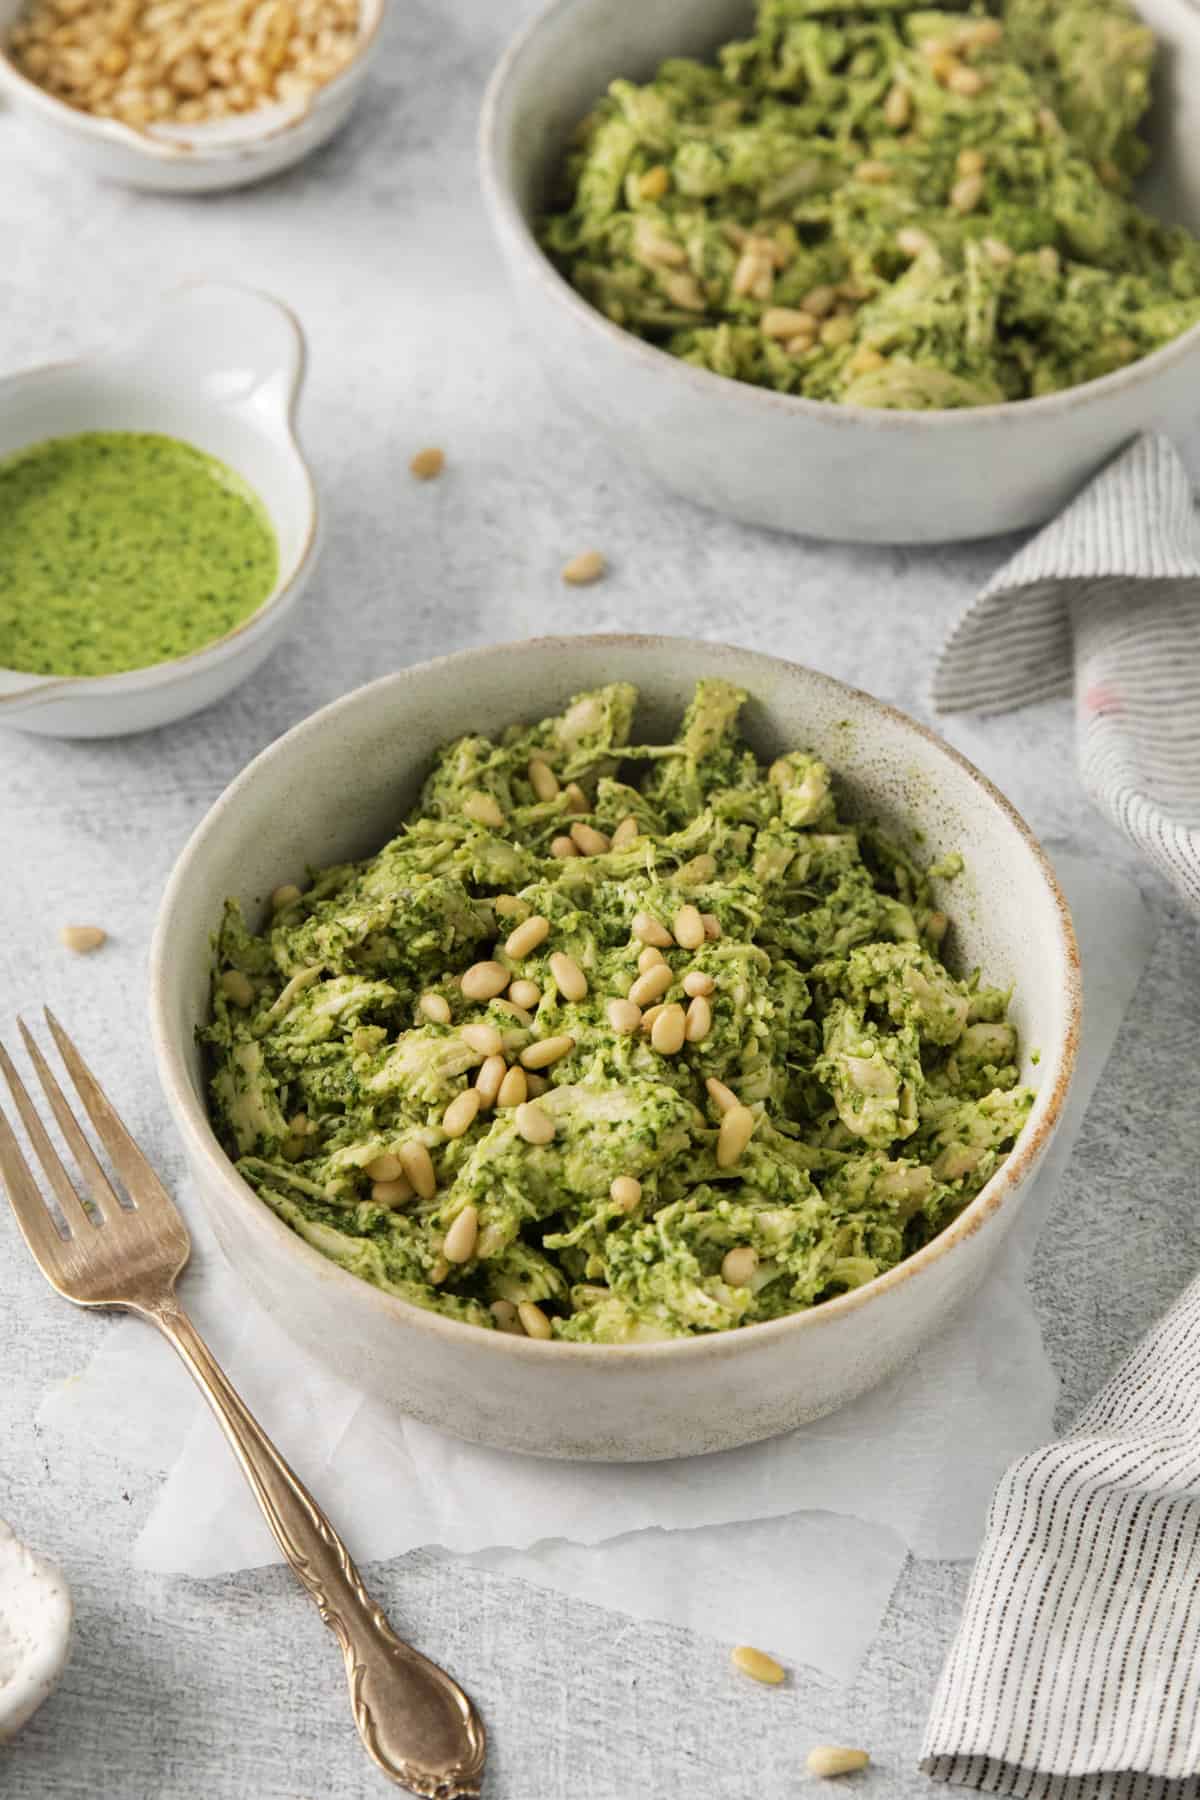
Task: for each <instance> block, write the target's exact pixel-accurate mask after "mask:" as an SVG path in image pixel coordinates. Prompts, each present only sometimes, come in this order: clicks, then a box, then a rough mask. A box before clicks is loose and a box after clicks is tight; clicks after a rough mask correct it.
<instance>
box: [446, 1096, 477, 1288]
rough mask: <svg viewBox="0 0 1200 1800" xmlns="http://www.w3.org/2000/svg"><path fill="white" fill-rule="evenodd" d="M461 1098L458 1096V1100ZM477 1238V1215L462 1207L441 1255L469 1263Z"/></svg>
mask: <svg viewBox="0 0 1200 1800" xmlns="http://www.w3.org/2000/svg"><path fill="white" fill-rule="evenodd" d="M462 1097H463V1096H460V1098H462ZM478 1238H479V1213H478V1211H477V1210H476V1208H475V1207H473V1206H464V1207H463V1209H462V1211H461V1212H460V1213H459V1215H458V1217H457V1219H455V1220H454V1221H453V1223H452V1224H451V1226H450V1229H449V1230H448V1231H447V1233H446V1241H445V1243H444V1244H443V1245H442V1255H443V1256H444V1257H445V1259H446V1261H447V1262H452V1263H465V1262H469V1261H470V1260H471V1257H472V1256H473V1255H474V1254H475V1245H476V1242H477V1240H478Z"/></svg>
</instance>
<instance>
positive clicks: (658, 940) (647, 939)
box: [633, 912, 675, 950]
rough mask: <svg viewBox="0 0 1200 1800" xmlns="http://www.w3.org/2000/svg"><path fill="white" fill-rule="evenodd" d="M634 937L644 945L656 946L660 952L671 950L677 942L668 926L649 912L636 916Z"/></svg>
mask: <svg viewBox="0 0 1200 1800" xmlns="http://www.w3.org/2000/svg"><path fill="white" fill-rule="evenodd" d="M633 935H634V937H635V938H640V939H641V940H642V942H643V944H654V945H655V946H656V947H657V948H658V949H659V950H669V949H670V948H671V946H672V945H673V944H674V942H675V939H674V938H673V937H672V936H671V934H670V932H669V931H668V930H667V928H666V926H665V925H662V924H660V923H659V921H658V920H657V919H656V918H654V917H653V916H652V915H651V914H650V913H648V912H640V913H635V914H634V916H633Z"/></svg>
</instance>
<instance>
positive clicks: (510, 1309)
mask: <svg viewBox="0 0 1200 1800" xmlns="http://www.w3.org/2000/svg"><path fill="white" fill-rule="evenodd" d="M488 1311H489V1312H490V1313H491V1315H492V1317H493V1319H495V1321H496V1329H497V1330H498V1331H509V1332H516V1333H517V1334H518V1335H519V1336H521V1337H523V1336H524V1335H525V1334H524V1332H523V1331H522V1329H521V1322H520V1320H519V1319H518V1318H517V1309H516V1307H515V1306H514V1305H513V1303H512V1301H511V1300H493V1301H492V1304H491V1305H490V1306H489V1307H488Z"/></svg>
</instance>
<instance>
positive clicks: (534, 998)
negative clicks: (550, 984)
mask: <svg viewBox="0 0 1200 1800" xmlns="http://www.w3.org/2000/svg"><path fill="white" fill-rule="evenodd" d="M508 997H509V999H510V1000H511V1001H512V1003H513V1005H514V1006H522V1007H524V1008H525V1009H526V1010H527V1011H528V1009H529V1008H530V1007H533V1006H536V1005H537V1003H538V1001H539V1000H540V999H541V997H542V990H541V988H540V987H539V986H538V984H537V982H536V981H514V982H511V983H510V984H509V989H508Z"/></svg>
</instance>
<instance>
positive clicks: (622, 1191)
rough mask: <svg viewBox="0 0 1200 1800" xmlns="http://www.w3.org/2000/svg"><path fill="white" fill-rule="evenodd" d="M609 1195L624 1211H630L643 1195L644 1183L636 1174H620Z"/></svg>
mask: <svg viewBox="0 0 1200 1800" xmlns="http://www.w3.org/2000/svg"><path fill="white" fill-rule="evenodd" d="M608 1195H609V1199H610V1200H613V1201H615V1203H616V1204H617V1205H618V1206H619V1207H620V1208H621V1209H622V1211H623V1212H627V1213H630V1212H632V1211H633V1209H634V1207H635V1206H636V1205H637V1204H638V1201H639V1200H640V1199H641V1197H642V1184H641V1182H640V1181H639V1180H638V1179H637V1177H636V1176H634V1175H618V1176H617V1177H616V1179H615V1180H614V1181H613V1184H612V1186H611V1187H610V1188H609V1190H608Z"/></svg>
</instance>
